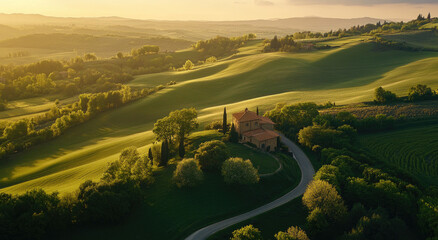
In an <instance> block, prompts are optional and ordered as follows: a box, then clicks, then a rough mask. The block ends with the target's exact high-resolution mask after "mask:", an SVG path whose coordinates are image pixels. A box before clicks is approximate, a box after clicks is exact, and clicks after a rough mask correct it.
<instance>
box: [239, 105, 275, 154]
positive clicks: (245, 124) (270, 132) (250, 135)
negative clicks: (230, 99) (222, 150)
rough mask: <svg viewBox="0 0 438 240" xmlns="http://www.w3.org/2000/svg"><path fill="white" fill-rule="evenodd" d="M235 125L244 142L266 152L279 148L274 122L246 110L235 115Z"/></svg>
mask: <svg viewBox="0 0 438 240" xmlns="http://www.w3.org/2000/svg"><path fill="white" fill-rule="evenodd" d="M233 123H234V126H235V128H236V131H237V133H238V134H239V136H240V137H241V140H242V142H249V143H252V144H254V145H256V146H257V147H258V148H260V149H263V150H265V151H268V152H269V151H274V150H275V149H276V148H277V140H278V138H279V135H278V134H277V133H276V132H274V122H272V121H271V120H270V119H269V118H267V117H263V116H259V115H257V114H256V113H255V112H251V111H249V110H248V108H246V109H245V110H244V111H242V112H238V113H234V114H233Z"/></svg>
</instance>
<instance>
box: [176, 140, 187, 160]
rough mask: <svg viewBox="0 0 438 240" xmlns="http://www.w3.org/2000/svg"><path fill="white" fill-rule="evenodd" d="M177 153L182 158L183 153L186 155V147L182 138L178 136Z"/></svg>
mask: <svg viewBox="0 0 438 240" xmlns="http://www.w3.org/2000/svg"><path fill="white" fill-rule="evenodd" d="M178 153H179V156H180V157H181V158H184V155H186V149H185V148H184V138H180V140H179V147H178Z"/></svg>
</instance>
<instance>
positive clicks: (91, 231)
mask: <svg viewBox="0 0 438 240" xmlns="http://www.w3.org/2000/svg"><path fill="white" fill-rule="evenodd" d="M197 134H198V135H199V134H202V135H204V136H203V138H204V140H209V139H212V137H213V138H214V134H215V133H214V132H213V133H212V131H207V132H201V133H195V135H197ZM243 148H245V147H243ZM239 153H240V151H239ZM278 156H279V158H280V160H281V161H282V162H283V165H284V169H283V170H282V171H281V172H279V173H277V174H275V175H273V176H270V177H266V178H262V179H261V181H260V182H259V183H258V184H255V185H253V186H243V187H238V186H230V185H227V184H225V183H224V181H223V178H222V176H220V175H219V174H216V173H205V179H204V182H203V183H202V184H201V185H200V186H197V187H195V188H192V189H178V188H177V187H176V186H175V185H174V184H173V182H172V179H171V178H172V173H173V171H174V169H175V165H171V166H169V167H167V168H161V169H159V170H157V171H156V172H155V180H156V181H155V183H154V184H153V185H152V186H151V188H150V189H148V190H146V199H145V202H144V203H143V205H142V207H141V208H140V209H139V210H137V211H136V212H135V213H134V214H133V215H132V216H131V217H129V218H128V219H127V221H126V222H123V223H122V224H120V225H117V226H106V227H94V226H93V227H92V228H86V229H83V230H80V231H77V232H74V233H73V234H71V236H70V237H69V239H96V238H106V239H136V238H138V239H169V240H171V239H183V237H185V236H187V235H189V234H190V233H191V232H193V231H195V230H196V229H198V228H201V227H203V226H206V225H208V224H211V223H214V222H216V221H218V220H221V219H224V218H227V217H231V216H233V215H235V214H239V213H243V212H245V211H248V210H251V209H253V208H256V207H258V206H260V205H262V204H263V203H266V202H268V201H270V200H273V199H275V198H277V197H279V196H281V195H283V194H285V193H286V192H287V191H289V190H291V189H293V188H294V187H295V186H296V185H297V184H298V182H299V181H300V178H301V173H300V170H299V167H298V165H297V163H296V162H295V160H294V159H292V158H291V157H288V156H286V155H282V154H279V155H278ZM265 160H266V159H265ZM272 160H273V159H272Z"/></svg>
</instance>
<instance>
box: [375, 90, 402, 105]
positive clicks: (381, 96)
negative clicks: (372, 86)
mask: <svg viewBox="0 0 438 240" xmlns="http://www.w3.org/2000/svg"><path fill="white" fill-rule="evenodd" d="M374 98H375V99H374V101H376V102H378V103H389V102H393V101H395V100H397V96H396V95H395V93H392V92H390V91H386V90H385V89H383V88H382V87H379V88H376V90H375V91H374Z"/></svg>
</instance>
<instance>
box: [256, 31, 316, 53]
mask: <svg viewBox="0 0 438 240" xmlns="http://www.w3.org/2000/svg"><path fill="white" fill-rule="evenodd" d="M311 45H312V46H313V44H311ZM301 49H303V46H302V44H301V43H299V42H295V41H294V39H293V36H289V35H287V36H285V37H283V38H280V39H278V38H277V36H274V38H273V39H272V40H271V41H269V42H266V43H265V46H264V48H263V52H277V51H280V52H296V51H299V50H301Z"/></svg>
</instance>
